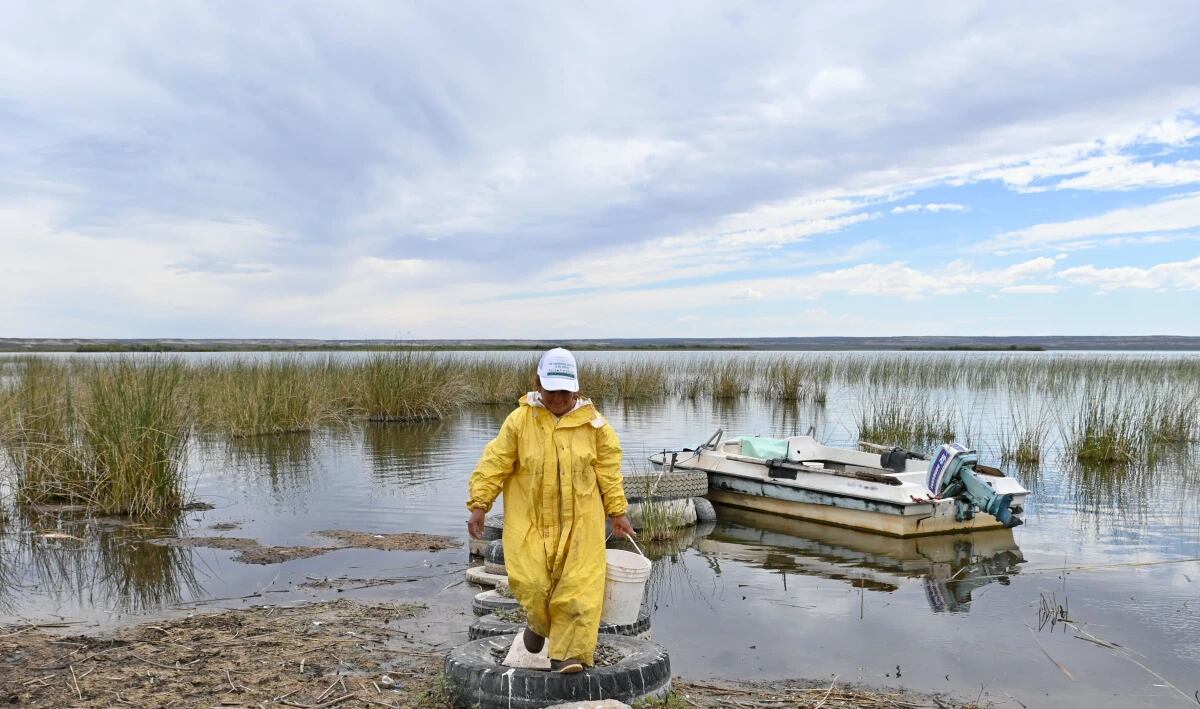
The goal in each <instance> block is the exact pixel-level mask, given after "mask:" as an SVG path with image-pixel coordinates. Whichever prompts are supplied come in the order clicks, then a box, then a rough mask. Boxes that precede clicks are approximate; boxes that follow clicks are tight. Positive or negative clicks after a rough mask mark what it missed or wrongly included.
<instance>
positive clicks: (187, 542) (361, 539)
mask: <svg viewBox="0 0 1200 709" xmlns="http://www.w3.org/2000/svg"><path fill="white" fill-rule="evenodd" d="M313 534H315V535H317V536H320V537H326V538H328V539H333V540H335V541H337V542H340V543H339V544H337V545H335V546H286V547H285V546H267V545H264V544H261V543H259V542H258V540H256V539H246V538H243V537H163V538H161V539H155V540H153V541H152V543H153V544H158V545H161V546H173V547H207V548H209V549H224V550H227V551H236V552H238V553H237V555H236V556H234V557H233V560H234V561H239V562H241V563H243V564H264V565H265V564H280V563H283V562H285V561H291V560H292V559H307V558H308V557H310V556H318V555H320V554H325V553H327V552H331V551H336V550H338V549H378V550H380V551H421V550H428V551H440V550H443V549H453V548H454V547H456V546H459V545H460V544H461V542H460V541H458V540H456V539H454V538H453V537H444V536H439V535H436V534H415V533H409V532H406V533H401V534H371V533H369V532H350V531H346V530H341V529H333V530H322V531H320V532H314V533H313Z"/></svg>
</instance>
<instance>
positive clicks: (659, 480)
mask: <svg viewBox="0 0 1200 709" xmlns="http://www.w3.org/2000/svg"><path fill="white" fill-rule="evenodd" d="M707 494H708V473H705V472H704V471H703V470H678V469H677V470H675V471H674V472H671V473H666V472H664V473H662V474H661V475H659V474H658V473H650V474H648V475H626V476H625V499H627V500H641V499H645V498H653V499H662V500H678V499H681V498H684V497H701V496H703V495H707Z"/></svg>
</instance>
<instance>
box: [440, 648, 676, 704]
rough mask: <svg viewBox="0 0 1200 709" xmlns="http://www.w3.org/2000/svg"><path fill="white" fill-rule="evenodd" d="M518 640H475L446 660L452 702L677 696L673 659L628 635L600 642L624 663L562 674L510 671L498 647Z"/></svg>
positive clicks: (553, 701) (630, 699)
mask: <svg viewBox="0 0 1200 709" xmlns="http://www.w3.org/2000/svg"><path fill="white" fill-rule="evenodd" d="M515 637H516V636H515V635H501V636H498V637H494V638H483V639H480V640H473V641H471V642H469V643H466V644H465V645H460V646H458V647H456V648H454V649H453V650H451V651H450V653H449V654H448V655H447V656H446V663H445V671H444V676H445V680H446V689H447V693H448V694H449V698H450V701H451V703H452V704H453V705H454V706H456V707H479V708H480V709H539V708H540V707H545V706H547V705H550V704H558V703H561V702H570V701H587V700H593V699H616V700H619V701H622V702H625V703H627V704H632V703H634V702H635V701H638V700H640V699H646V698H656V699H663V698H666V696H667V694H669V693H670V691H671V660H670V658H669V657H668V656H667V650H666V648H664V647H663V646H661V645H658V644H655V643H652V642H650V641H648V640H641V639H639V638H629V637H625V636H622V635H601V636H600V641H601V642H602V643H604V644H605V645H607V646H609V647H611V648H613V649H614V650H616V651H617V652H619V653H620V654H621V655H623V657H622V659H621V660H620V661H619V662H617V663H616V664H614V665H611V666H608V667H592V668H589V669H588V670H587V671H586V672H579V673H576V674H566V675H564V674H559V673H556V672H544V671H538V670H520V669H508V668H505V667H504V666H502V665H500V664H499V662H497V661H496V659H495V658H494V657H493V655H492V647H493V645H501V646H503V647H505V648H507V647H508V646H509V645H511V644H512V642H513V638H515Z"/></svg>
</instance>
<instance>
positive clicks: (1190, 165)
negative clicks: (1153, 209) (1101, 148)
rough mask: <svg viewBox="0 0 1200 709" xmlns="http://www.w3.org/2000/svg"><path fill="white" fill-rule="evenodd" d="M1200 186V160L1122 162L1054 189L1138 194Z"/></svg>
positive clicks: (1091, 171) (1086, 174) (1066, 181)
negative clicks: (1147, 189) (1137, 191)
mask: <svg viewBox="0 0 1200 709" xmlns="http://www.w3.org/2000/svg"><path fill="white" fill-rule="evenodd" d="M1196 183H1200V160H1180V161H1178V162H1174V163H1153V162H1135V161H1134V160H1132V159H1130V158H1122V159H1120V160H1118V161H1115V162H1114V164H1111V165H1107V166H1105V167H1100V168H1097V169H1094V170H1089V171H1088V172H1086V173H1084V174H1082V175H1080V176H1078V177H1071V178H1068V179H1065V180H1062V181H1061V182H1059V183H1057V184H1055V185H1054V189H1056V190H1068V189H1070V190H1134V189H1141V188H1144V187H1177V186H1181V185H1191V184H1196Z"/></svg>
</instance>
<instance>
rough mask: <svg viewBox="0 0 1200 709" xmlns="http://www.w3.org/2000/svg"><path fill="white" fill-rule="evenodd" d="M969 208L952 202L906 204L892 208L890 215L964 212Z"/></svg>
mask: <svg viewBox="0 0 1200 709" xmlns="http://www.w3.org/2000/svg"><path fill="white" fill-rule="evenodd" d="M969 210H970V208H969V207H967V205H965V204H956V203H954V202H942V203H931V204H906V205H904V206H901V207H893V208H892V214H908V213H910V212H933V213H934V214H936V213H938V212H966V211H969Z"/></svg>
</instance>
